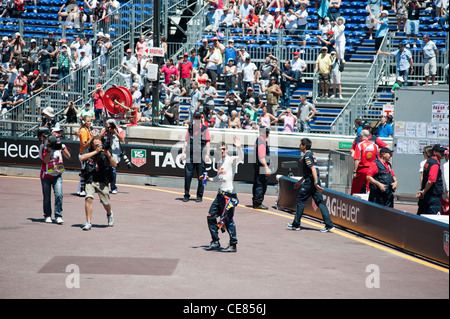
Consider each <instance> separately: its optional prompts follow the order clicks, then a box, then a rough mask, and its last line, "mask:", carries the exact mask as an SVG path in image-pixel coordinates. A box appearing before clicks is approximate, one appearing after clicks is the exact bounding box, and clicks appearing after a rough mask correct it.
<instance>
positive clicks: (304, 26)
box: [294, 3, 308, 45]
mask: <svg viewBox="0 0 450 319" xmlns="http://www.w3.org/2000/svg"><path fill="white" fill-rule="evenodd" d="M294 15H295V16H296V17H297V31H296V33H297V34H298V37H299V40H300V41H302V42H303V45H306V32H307V31H308V11H306V4H305V3H300V9H299V10H298V11H297V12H294Z"/></svg>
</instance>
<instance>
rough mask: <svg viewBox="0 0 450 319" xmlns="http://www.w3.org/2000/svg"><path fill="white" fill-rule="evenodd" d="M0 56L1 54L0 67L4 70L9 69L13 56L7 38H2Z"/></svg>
mask: <svg viewBox="0 0 450 319" xmlns="http://www.w3.org/2000/svg"><path fill="white" fill-rule="evenodd" d="M1 54H2V59H1V63H2V67H3V68H5V69H8V68H9V64H10V63H11V61H12V58H13V55H14V49H13V47H12V46H11V44H10V43H9V41H8V37H7V36H4V37H3V38H2V45H1Z"/></svg>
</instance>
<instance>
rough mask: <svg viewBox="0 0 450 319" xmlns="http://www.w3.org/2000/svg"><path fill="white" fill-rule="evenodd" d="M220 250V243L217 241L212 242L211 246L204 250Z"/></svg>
mask: <svg viewBox="0 0 450 319" xmlns="http://www.w3.org/2000/svg"><path fill="white" fill-rule="evenodd" d="M218 248H220V243H219V242H218V241H212V242H211V244H210V245H209V246H208V247H206V248H205V250H208V251H209V250H215V249H218Z"/></svg>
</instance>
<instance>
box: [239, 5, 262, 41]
mask: <svg viewBox="0 0 450 319" xmlns="http://www.w3.org/2000/svg"><path fill="white" fill-rule="evenodd" d="M258 25H259V18H258V16H257V15H256V14H255V10H253V9H250V13H249V15H248V16H247V17H246V18H245V21H244V23H243V24H242V33H243V35H244V36H245V28H249V29H251V30H252V34H255V30H256V29H257V28H258Z"/></svg>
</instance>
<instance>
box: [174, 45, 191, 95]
mask: <svg viewBox="0 0 450 319" xmlns="http://www.w3.org/2000/svg"><path fill="white" fill-rule="evenodd" d="M188 57H189V54H188V53H184V54H183V59H181V60H180V62H178V66H177V69H178V70H179V76H178V78H179V81H180V85H181V87H182V88H184V89H185V91H186V92H187V94H190V90H191V89H190V88H191V81H192V79H193V78H194V67H193V65H192V63H191V62H190V61H188Z"/></svg>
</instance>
